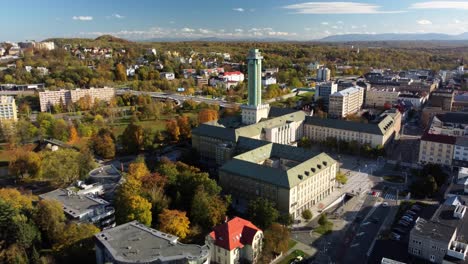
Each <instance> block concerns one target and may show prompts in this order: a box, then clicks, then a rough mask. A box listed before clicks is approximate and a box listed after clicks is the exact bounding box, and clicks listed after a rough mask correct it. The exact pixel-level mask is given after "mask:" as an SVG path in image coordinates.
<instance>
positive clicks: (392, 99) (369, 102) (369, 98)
mask: <svg viewBox="0 0 468 264" xmlns="http://www.w3.org/2000/svg"><path fill="white" fill-rule="evenodd" d="M399 95H400V92H399V91H397V90H396V89H395V88H393V89H370V90H369V91H367V92H366V100H365V105H366V106H367V107H372V108H383V107H384V106H385V104H390V105H393V104H396V103H397V102H398V96H399Z"/></svg>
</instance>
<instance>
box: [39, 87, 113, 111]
mask: <svg viewBox="0 0 468 264" xmlns="http://www.w3.org/2000/svg"><path fill="white" fill-rule="evenodd" d="M85 96H90V97H91V103H94V101H95V100H96V99H98V100H102V101H106V102H108V101H110V100H111V99H112V98H113V97H114V96H115V89H114V88H111V87H104V88H90V89H75V90H58V91H44V92H39V103H40V105H41V112H46V111H49V110H50V108H51V107H52V106H55V105H58V104H63V105H65V106H68V105H70V104H73V103H76V102H77V101H78V100H79V99H80V98H83V97H85Z"/></svg>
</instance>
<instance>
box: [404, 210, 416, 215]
mask: <svg viewBox="0 0 468 264" xmlns="http://www.w3.org/2000/svg"><path fill="white" fill-rule="evenodd" d="M406 213H407V214H410V215H412V216H415V215H416V213H415V212H413V211H411V210H408V211H406Z"/></svg>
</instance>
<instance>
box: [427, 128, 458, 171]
mask: <svg viewBox="0 0 468 264" xmlns="http://www.w3.org/2000/svg"><path fill="white" fill-rule="evenodd" d="M455 141H456V138H455V137H454V136H448V135H443V134H430V133H429V132H428V131H426V132H425V133H424V134H423V135H422V137H421V143H420V145H419V163H421V164H425V163H434V164H440V165H446V166H451V165H452V159H453V150H454V145H455Z"/></svg>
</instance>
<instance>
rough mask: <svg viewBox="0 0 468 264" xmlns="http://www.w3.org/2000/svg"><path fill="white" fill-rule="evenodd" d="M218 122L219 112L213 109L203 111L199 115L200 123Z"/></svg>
mask: <svg viewBox="0 0 468 264" xmlns="http://www.w3.org/2000/svg"><path fill="white" fill-rule="evenodd" d="M213 120H218V111H216V110H213V109H208V108H206V109H202V110H201V111H200V112H199V113H198V123H199V124H203V123H206V122H209V121H213Z"/></svg>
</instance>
